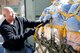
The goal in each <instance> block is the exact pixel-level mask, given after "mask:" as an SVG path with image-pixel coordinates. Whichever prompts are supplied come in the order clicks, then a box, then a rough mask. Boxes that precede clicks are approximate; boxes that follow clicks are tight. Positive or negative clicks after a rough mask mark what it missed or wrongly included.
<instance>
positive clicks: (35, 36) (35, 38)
mask: <svg viewBox="0 0 80 53" xmlns="http://www.w3.org/2000/svg"><path fill="white" fill-rule="evenodd" d="M41 25H42V24H39V25H38V26H37V27H36V28H35V29H36V30H35V33H34V36H33V37H34V40H35V41H36V40H37V33H36V31H38V29H39V27H40V26H41Z"/></svg>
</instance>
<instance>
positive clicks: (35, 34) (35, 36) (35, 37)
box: [33, 28, 38, 41]
mask: <svg viewBox="0 0 80 53" xmlns="http://www.w3.org/2000/svg"><path fill="white" fill-rule="evenodd" d="M37 30H38V28H36V30H35V33H34V36H33V37H34V41H36V40H37V33H36V31H37Z"/></svg>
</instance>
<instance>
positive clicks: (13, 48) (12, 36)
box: [0, 7, 43, 53]
mask: <svg viewBox="0 0 80 53" xmlns="http://www.w3.org/2000/svg"><path fill="white" fill-rule="evenodd" d="M2 14H3V16H4V17H5V20H4V21H3V22H2V24H1V26H0V33H1V35H2V37H3V39H4V43H3V47H4V48H5V53H27V51H26V50H25V47H24V46H25V45H24V41H25V40H26V39H27V37H29V36H30V35H33V34H34V31H35V30H29V31H28V32H25V29H26V28H34V27H35V26H37V25H39V24H40V23H43V22H32V21H28V20H27V19H25V18H23V17H17V16H15V13H14V11H13V9H12V8H10V7H4V8H3V9H2Z"/></svg>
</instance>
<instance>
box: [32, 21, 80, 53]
mask: <svg viewBox="0 0 80 53" xmlns="http://www.w3.org/2000/svg"><path fill="white" fill-rule="evenodd" d="M41 25H42V24H40V25H39V26H38V27H40V26H41ZM38 27H36V31H35V34H34V39H35V41H36V51H35V53H79V52H77V51H75V50H74V49H73V47H72V46H71V45H68V44H67V43H66V42H67V40H66V38H65V37H62V36H61V34H59V35H58V37H57V34H56V32H55V28H54V27H57V26H53V25H52V24H51V21H50V23H49V24H47V25H46V26H41V34H39V32H38V31H39V29H40V28H38ZM46 27H49V28H48V29H50V30H48V29H47V28H46ZM58 28H59V27H58ZM62 28H64V27H62ZM46 30H47V32H45V31H46ZM62 30H63V29H62ZM47 33H50V34H49V35H48V34H47ZM62 33H63V32H62ZM62 35H64V34H62ZM47 36H49V37H47ZM59 36H60V37H59ZM49 38H50V39H49Z"/></svg>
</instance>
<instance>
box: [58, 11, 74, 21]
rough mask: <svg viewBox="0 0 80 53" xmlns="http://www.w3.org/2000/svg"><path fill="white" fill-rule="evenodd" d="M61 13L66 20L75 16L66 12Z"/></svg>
mask: <svg viewBox="0 0 80 53" xmlns="http://www.w3.org/2000/svg"><path fill="white" fill-rule="evenodd" d="M59 13H60V14H62V15H63V16H65V17H66V20H67V19H68V18H69V17H71V16H73V15H74V14H68V13H65V12H62V11H60V12H59Z"/></svg>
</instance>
